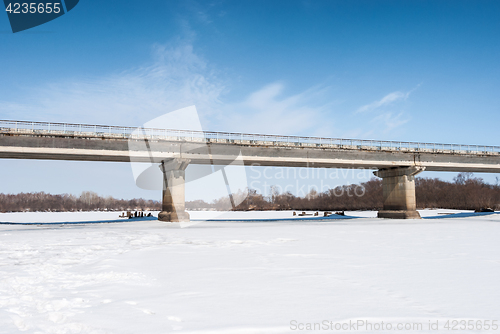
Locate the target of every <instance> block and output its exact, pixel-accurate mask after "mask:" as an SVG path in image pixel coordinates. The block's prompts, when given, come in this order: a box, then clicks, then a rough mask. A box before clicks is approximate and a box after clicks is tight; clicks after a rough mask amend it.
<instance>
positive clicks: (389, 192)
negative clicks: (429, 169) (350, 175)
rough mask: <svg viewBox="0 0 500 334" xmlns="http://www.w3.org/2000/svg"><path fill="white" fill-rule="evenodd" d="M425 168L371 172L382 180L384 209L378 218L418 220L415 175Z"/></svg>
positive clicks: (414, 167)
mask: <svg viewBox="0 0 500 334" xmlns="http://www.w3.org/2000/svg"><path fill="white" fill-rule="evenodd" d="M424 169H425V167H419V166H412V167H396V168H388V169H380V170H378V171H375V172H373V174H375V175H376V176H378V177H380V178H382V188H383V193H384V208H383V210H381V211H379V212H378V217H379V218H395V219H420V214H419V213H418V211H417V202H416V200H415V175H417V174H418V173H420V172H422V171H423V170H424Z"/></svg>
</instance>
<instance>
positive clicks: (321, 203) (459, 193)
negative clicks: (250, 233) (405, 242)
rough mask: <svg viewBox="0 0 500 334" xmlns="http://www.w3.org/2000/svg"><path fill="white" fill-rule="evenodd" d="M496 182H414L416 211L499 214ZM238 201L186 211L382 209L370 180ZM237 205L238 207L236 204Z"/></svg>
mask: <svg viewBox="0 0 500 334" xmlns="http://www.w3.org/2000/svg"><path fill="white" fill-rule="evenodd" d="M499 183H500V182H499V181H498V178H497V183H496V184H494V185H492V184H488V183H486V182H484V180H483V179H481V178H478V177H474V175H473V174H472V173H460V174H458V175H457V176H456V177H455V178H454V179H453V181H443V180H440V179H438V178H416V179H415V192H416V199H417V208H419V209H424V208H430V209H433V208H442V209H458V210H475V209H481V208H492V209H495V210H500V184H499ZM236 198H239V199H240V200H238V201H236V202H237V203H239V204H238V205H237V206H236V207H235V208H232V206H231V202H230V200H229V199H228V198H227V197H225V198H221V199H218V200H216V201H213V202H212V203H206V202H204V201H201V200H199V201H196V202H188V203H187V205H186V206H187V208H188V209H200V208H201V209H215V210H231V209H233V210H237V211H246V210H304V211H306V210H307V211H346V210H380V209H382V207H383V193H382V180H381V179H379V178H373V179H371V180H370V181H367V182H363V183H361V184H351V185H343V186H338V187H335V188H334V189H329V190H328V191H325V192H323V193H318V192H317V191H316V190H315V189H312V190H311V191H310V192H309V193H308V194H307V195H305V196H303V197H299V196H295V195H293V194H292V193H290V192H285V193H280V192H279V191H278V188H277V187H271V189H270V191H269V195H267V196H264V195H263V194H259V193H257V191H255V190H253V189H247V191H246V192H245V194H244V195H242V193H241V192H240V193H238V194H236ZM240 202H241V203H240Z"/></svg>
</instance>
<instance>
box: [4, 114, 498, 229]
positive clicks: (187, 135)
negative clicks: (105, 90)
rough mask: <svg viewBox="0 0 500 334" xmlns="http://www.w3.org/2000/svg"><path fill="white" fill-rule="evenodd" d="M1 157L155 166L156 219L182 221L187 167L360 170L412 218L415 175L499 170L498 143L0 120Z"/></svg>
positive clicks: (397, 214) (390, 211)
mask: <svg viewBox="0 0 500 334" xmlns="http://www.w3.org/2000/svg"><path fill="white" fill-rule="evenodd" d="M0 158H6V159H50V160H78V161H114V162H148V163H157V164H158V165H159V166H160V168H161V169H162V171H163V173H164V191H163V210H162V212H161V213H160V215H159V219H160V220H164V221H182V220H188V219H189V215H188V214H187V213H186V212H185V210H184V179H185V169H186V167H187V166H188V164H213V165H229V164H231V163H232V162H233V161H234V160H235V159H239V160H240V161H242V163H243V164H244V165H261V166H283V167H311V168H365V169H373V170H375V172H374V174H375V175H376V176H378V177H381V178H382V179H383V192H384V208H383V210H381V211H379V213H378V216H379V217H382V218H419V217H420V216H419V214H418V212H417V211H416V202H415V183H414V177H415V175H417V174H418V173H420V172H422V171H423V170H427V171H453V172H463V171H467V172H484V173H500V146H485V145H464V144H438V143H419V142H399V141H378V140H358V139H340V138H321V137H298V136H279V135H263V134H245V133H228V132H209V131H190V130H172V129H151V128H134V127H121V126H103V125H89V124H69V123H48V122H27V121H11V120H3V121H2V120H0Z"/></svg>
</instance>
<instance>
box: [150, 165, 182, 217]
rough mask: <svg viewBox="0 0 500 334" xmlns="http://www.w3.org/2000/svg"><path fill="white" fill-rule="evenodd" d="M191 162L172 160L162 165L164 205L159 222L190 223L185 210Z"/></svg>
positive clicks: (159, 215)
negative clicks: (187, 173)
mask: <svg viewBox="0 0 500 334" xmlns="http://www.w3.org/2000/svg"><path fill="white" fill-rule="evenodd" d="M188 164H189V160H186V159H171V160H165V161H163V162H162V163H161V164H160V169H161V171H162V172H163V204H162V211H161V212H160V213H159V214H158V220H161V221H165V222H185V221H189V214H188V213H187V212H186V209H185V191H184V188H185V187H184V184H185V175H186V168H187V166H188Z"/></svg>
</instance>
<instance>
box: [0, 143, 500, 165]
mask: <svg viewBox="0 0 500 334" xmlns="http://www.w3.org/2000/svg"><path fill="white" fill-rule="evenodd" d="M240 153H241V158H242V160H243V162H244V164H245V165H254V164H255V165H261V166H284V167H313V168H318V167H322V168H365V169H387V168H393V167H399V166H401V167H410V166H421V167H425V168H426V170H427V171H453V172H462V171H469V172H484V173H500V154H484V155H481V154H467V153H464V152H461V153H456V152H449V153H432V152H401V151H395V150H389V149H388V150H370V149H363V148H352V147H346V148H338V147H337V148H333V147H332V148H328V147H324V146H323V147H307V146H300V147H297V146H290V147H273V146H272V145H264V144H242V143H216V142H202V143H200V142H188V141H167V140H157V141H148V142H145V141H144V140H136V141H133V140H131V141H129V140H127V139H123V138H117V139H114V138H106V137H104V136H103V137H102V138H99V137H97V138H96V137H92V138H82V137H76V136H68V135H61V136H55V135H52V136H45V135H40V136H32V135H30V136H28V135H4V134H1V135H0V158H10V159H50V160H80V161H115V162H129V161H135V162H154V163H161V161H163V160H165V159H173V158H181V159H189V160H190V161H191V162H190V163H191V164H215V165H227V164H229V163H231V162H232V161H234V159H235V158H236V157H237V156H238V155H239V154H240Z"/></svg>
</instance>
